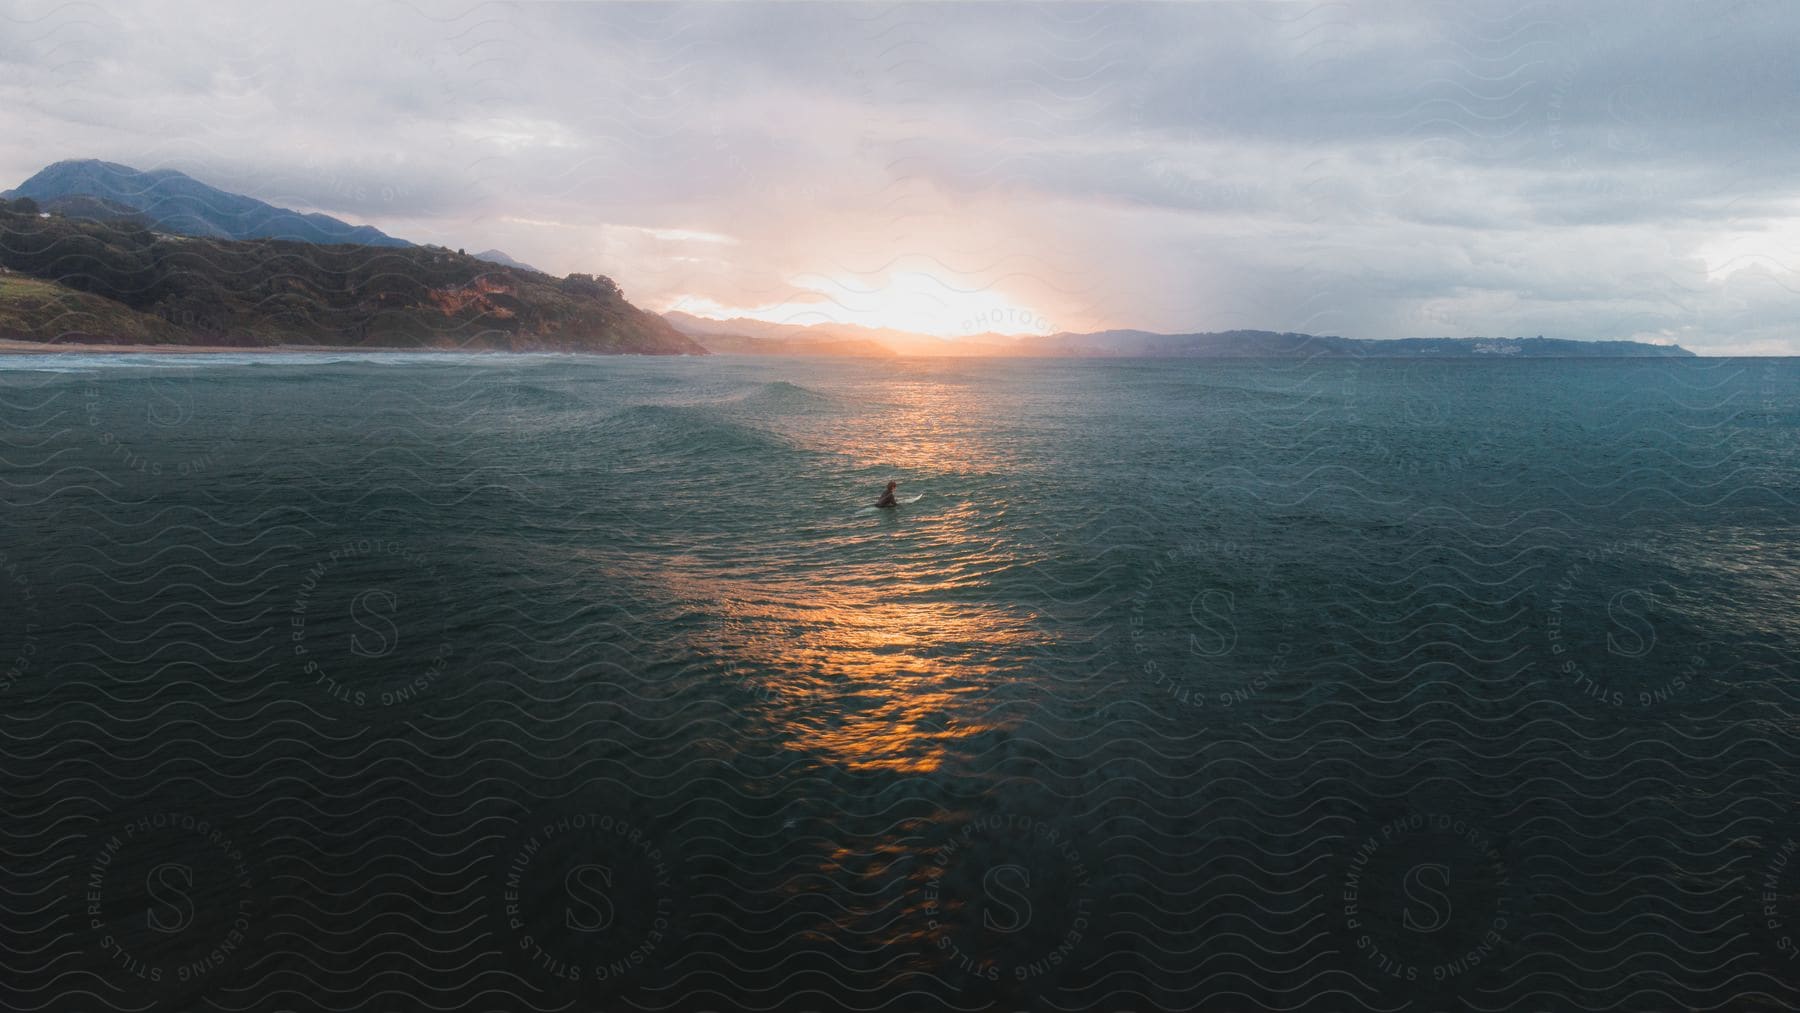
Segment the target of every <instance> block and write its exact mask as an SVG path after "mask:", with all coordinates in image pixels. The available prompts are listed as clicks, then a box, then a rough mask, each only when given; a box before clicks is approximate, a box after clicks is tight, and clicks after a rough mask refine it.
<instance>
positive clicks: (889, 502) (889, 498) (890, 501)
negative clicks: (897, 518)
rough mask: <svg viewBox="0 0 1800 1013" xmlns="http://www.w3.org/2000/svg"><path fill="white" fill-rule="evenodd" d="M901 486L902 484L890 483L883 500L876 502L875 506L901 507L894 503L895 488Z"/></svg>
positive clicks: (882, 496)
mask: <svg viewBox="0 0 1800 1013" xmlns="http://www.w3.org/2000/svg"><path fill="white" fill-rule="evenodd" d="M899 484H900V483H899V482H889V483H888V487H887V491H886V492H884V493H882V494H881V498H880V499H878V500H876V501H875V505H876V506H878V507H897V506H899V505H900V504H898V503H896V502H894V487H895V486H897V485H899Z"/></svg>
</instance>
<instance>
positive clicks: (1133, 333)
mask: <svg viewBox="0 0 1800 1013" xmlns="http://www.w3.org/2000/svg"><path fill="white" fill-rule="evenodd" d="M663 319H665V320H667V321H668V322H669V323H670V324H672V325H674V327H675V329H676V330H678V331H681V332H682V333H683V334H686V335H688V336H689V337H691V338H693V339H694V340H696V341H698V342H700V343H701V344H702V345H705V346H706V347H707V348H708V349H709V350H711V351H714V352H728V353H741V354H778V355H892V354H896V353H898V354H902V355H959V356H1057V357H1075V358H1088V357H1108V356H1111V357H1142V358H1215V359H1222V358H1313V357H1317V356H1324V357H1329V358H1360V357H1370V358H1394V357H1398V358H1508V357H1513V358H1602V357H1615V356H1635V357H1691V356H1693V354H1694V353H1692V352H1690V351H1688V350H1687V349H1685V348H1681V347H1679V346H1677V345H1652V344H1648V343H1645V342H1639V341H1574V340H1570V339H1565V338H1546V337H1543V336H1542V335H1538V336H1536V337H1530V338H1479V337H1477V338H1394V339H1385V340H1383V339H1368V338H1341V337H1337V336H1335V335H1319V334H1297V333H1292V332H1285V333H1283V332H1276V331H1252V330H1237V331H1208V332H1200V333H1193V334H1160V333H1157V332H1155V331H1137V330H1112V331H1093V332H1088V333H1072V332H1061V333H1057V334H1047V335H1007V334H993V333H987V334H977V335H971V336H970V337H967V338H957V339H954V340H952V339H948V338H939V337H934V336H932V335H929V334H916V333H912V332H908V331H895V330H889V329H885V328H871V327H858V326H855V325H853V324H829V323H826V324H779V323H770V322H768V321H766V320H753V319H749V318H745V317H737V318H734V319H730V320H714V319H711V318H707V317H697V316H694V315H692V314H690V313H683V312H679V311H670V312H668V313H664V314H663ZM757 342H761V343H763V344H761V345H759V344H757ZM728 345H729V346H730V347H728Z"/></svg>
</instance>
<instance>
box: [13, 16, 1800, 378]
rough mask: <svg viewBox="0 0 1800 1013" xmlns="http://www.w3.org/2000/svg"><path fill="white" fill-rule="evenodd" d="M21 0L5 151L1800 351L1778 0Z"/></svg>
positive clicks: (1187, 295) (1342, 315)
mask: <svg viewBox="0 0 1800 1013" xmlns="http://www.w3.org/2000/svg"><path fill="white" fill-rule="evenodd" d="M0 19H4V20H0V25H3V26H5V30H4V31H0V68H3V70H4V72H3V73H0V131H4V133H5V135H6V136H7V137H9V138H10V139H12V140H13V143H9V144H8V145H6V146H5V148H4V150H0V182H3V183H4V184H5V185H13V184H15V183H16V182H17V181H19V180H21V179H23V178H24V177H25V176H27V175H29V174H30V173H32V172H35V171H36V170H37V169H39V168H41V167H42V166H43V165H44V164H45V163H47V162H50V161H53V160H56V159H58V158H70V157H89V156H92V157H101V158H107V159H111V160H115V161H121V162H126V163H129V164H133V165H137V166H139V167H142V168H150V167H156V166H170V167H174V168H179V169H182V170H183V171H187V172H190V173H192V174H193V175H195V176H197V177H199V178H201V179H203V180H206V181H208V182H211V183H214V184H215V185H219V186H223V187H226V188H228V189H233V190H239V191H242V192H246V193H251V194H253V195H255V196H258V197H261V198H263V199H266V200H270V201H274V202H277V203H283V204H287V205H290V206H296V207H301V208H305V209H308V210H320V211H325V212H328V213H332V214H336V215H339V216H340V217H344V218H347V219H351V220H355V221H366V222H368V223H370V224H374V225H376V226H378V227H380V228H382V229H384V230H386V231H388V232H390V233H393V234H396V235H401V236H405V237H407V238H411V239H415V240H419V241H425V242H442V243H446V244H448V245H451V246H463V247H467V248H470V249H479V248H484V247H488V246H498V247H500V248H502V249H505V250H507V251H508V252H510V253H512V254H513V255H515V256H518V257H520V258H521V259H524V260H527V261H530V262H533V263H537V264H539V265H541V266H543V267H546V268H549V269H552V270H558V271H569V270H584V271H603V272H606V273H609V274H612V275H613V276H614V277H616V278H618V279H619V280H620V282H621V284H623V285H624V287H625V289H626V291H627V293H628V294H629V295H631V296H632V297H633V298H635V299H637V300H639V301H640V302H643V303H646V304H648V305H651V306H653V307H658V308H661V307H664V306H672V305H676V304H681V305H684V306H690V307H698V308H700V309H706V308H708V307H718V308H720V309H721V310H736V309H746V308H748V309H754V310H756V311H758V312H760V313H762V314H763V315H770V316H777V317H779V316H783V315H790V316H802V315H807V314H816V313H818V312H821V311H824V312H830V313H833V314H836V315H838V316H843V317H847V318H850V319H859V320H862V321H863V322H869V323H880V322H892V323H895V324H897V325H900V326H929V327H932V328H934V329H937V330H940V331H944V332H951V333H953V332H955V331H957V330H958V329H959V328H961V327H962V326H963V323H964V322H965V321H968V320H970V319H973V318H975V317H977V316H979V315H980V314H982V313H984V312H987V310H989V309H992V310H994V311H996V312H998V311H1001V310H1006V309H1011V308H1018V307H1024V308H1028V309H1029V310H1030V311H1031V312H1030V317H1031V318H1032V319H1034V320H1038V319H1041V320H1043V321H1047V322H1048V324H1049V325H1050V326H1052V327H1054V328H1059V329H1086V328H1093V327H1101V326H1140V327H1149V328H1155V329H1161V330H1182V329H1207V328H1216V327H1231V326H1263V327H1272V328H1281V329H1307V330H1319V331H1332V332H1335V333H1341V334H1347V335H1353V336H1366V337H1376V336H1399V335H1407V334H1527V333H1528V334H1536V333H1544V334H1556V335H1562V336H1571V337H1584V338H1605V337H1626V336H1634V335H1635V336H1647V337H1650V338H1653V339H1656V340H1680V341H1681V342H1682V343H1683V344H1686V345H1688V346H1689V347H1692V348H1695V349H1697V350H1703V351H1705V350H1715V351H1718V350H1733V349H1737V350H1759V351H1768V350H1772V349H1777V348H1779V349H1783V350H1786V351H1791V352H1800V339H1796V338H1793V337H1789V336H1788V335H1791V334H1800V327H1796V325H1800V309H1797V308H1796V302H1795V300H1793V299H1792V298H1791V296H1792V294H1793V291H1794V290H1796V289H1800V276H1797V275H1796V274H1795V273H1794V272H1795V270H1796V269H1800V199H1797V198H1800V193H1796V189H1797V188H1800V187H1797V185H1796V184H1795V183H1794V182H1793V181H1792V173H1791V166H1792V164H1793V161H1794V157H1795V154H1796V151H1795V147H1796V146H1797V145H1800V130H1796V129H1794V128H1795V127H1797V126H1800V71H1797V70H1796V68H1795V65H1794V63H1793V62H1792V61H1791V60H1790V59H1789V55H1788V52H1787V50H1788V49H1789V48H1791V45H1790V44H1791V40H1792V39H1793V38H1795V37H1796V29H1797V28H1800V9H1796V8H1793V7H1792V6H1791V5H1788V4H1784V3H1754V2H1748V3H1735V4H1723V3H1722V4H1704V3H1703V4H1693V3H1672V2H1669V3H1651V4H1638V3H1631V4H1623V3H1619V4H1600V5H1582V6H1581V7H1580V8H1579V9H1578V10H1577V11H1576V12H1574V13H1571V12H1569V11H1568V10H1567V9H1565V5H1558V4H1551V3H1539V4H1527V5H1518V4H1510V5H1497V4H1495V5H1481V4H1476V5H1460V4H1459V5H1446V4H1424V3H1420V4H1389V5H1380V6H1379V7H1365V6H1360V5H1342V4H1332V5H1319V6H1305V5H1275V4H1262V3H1257V4H1235V5H1234V4H1193V5H1181V4H1158V5H1140V6H1131V5H1106V6H1082V5H1012V4H974V5H966V6H962V5H950V4H932V5H899V6H892V7H885V6H884V7H877V6H869V5H845V6H831V5H818V4H706V5H684V4H673V5H665V4H658V5H643V6H639V5H626V4H596V5H573V6H561V5H558V6H536V5H532V6H510V5H502V4H480V5H476V6H467V5H441V6H440V5H429V4H422V5H415V4H390V5H384V6H379V7H375V8H362V7H357V6H351V5H342V6H333V5H325V6H316V5H308V6H307V7H304V8H302V7H300V6H299V5H294V6H292V7H289V8H285V9H274V10H254V11H252V10H245V11H241V12H237V11H234V12H226V11H224V10H223V9H221V8H217V7H216V6H207V7H202V6H194V7H191V8H185V9H183V8H173V7H169V6H167V5H158V6H154V7H150V6H145V7H141V8H132V7H118V6H114V7H111V8H108V9H104V10H103V9H101V8H97V7H93V6H88V5H68V4H64V3H36V4H34V3H9V4H6V5H4V6H0ZM822 308H823V309H822Z"/></svg>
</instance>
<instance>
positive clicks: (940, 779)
mask: <svg viewBox="0 0 1800 1013" xmlns="http://www.w3.org/2000/svg"><path fill="white" fill-rule="evenodd" d="M1796 465H1800V364H1797V363H1796V362H1795V361H1794V360H1752V359H1729V360H1727V359H1717V360H1685V361H1682V360H1666V361H1665V360H1614V361H1554V360H1525V361H1496V362H1489V361H1435V362H1434V361H1409V360H1376V359H1370V360H1345V361H1270V362H1172V361H1110V360H1109V361H1006V362H984V361H930V360H895V361H872V362H865V361H853V360H798V359H795V360H787V359H753V358H737V357H726V356H720V357H712V358H705V359H645V358H634V357H621V358H575V357H562V356H456V355H390V356H370V357H359V356H329V355H316V356H261V355H254V356H253V355H246V356H237V357H217V358H203V359H195V358H189V357H168V356H91V357H80V358H69V357H56V358H53V359H52V358H42V359H37V358H23V357H21V358H12V359H0V495H3V497H4V503H3V506H0V510H3V521H0V525H3V526H0V604H3V606H4V619H3V620H0V662H4V663H5V666H6V669H5V671H6V674H5V678H4V682H3V683H0V800H3V804H4V819H3V820H0V863H3V865H4V873H3V874H0V907H4V909H5V922H6V924H7V932H6V933H5V936H6V941H5V942H4V943H3V944H0V949H3V952H0V967H3V969H4V973H3V974H0V1005H4V1006H5V1007H6V1008H18V1009H34V1010H42V1009H84V1010H90V1009H98V1008H108V1009H121V1010H125V1009H129V1010H149V1009H158V1010H161V1009H206V1010H248V1009H332V1010H337V1009H363V1008H431V1009H451V1008H462V1007H464V1006H467V1007H468V1008H473V1009H539V1010H551V1009H563V1010H613V1009H648V1010H694V1009H734V1010H741V1009H761V1010H801V1009H830V1010H837V1009H876V1008H882V1009H897V1010H938V1009H943V1010H1001V1009H1043V1010H1077V1009H1080V1010H1090V1009H1091V1010H1116V1009H1152V1008H1169V1009H1194V1008H1204V1009H1220V1010H1226V1009H1234V1010H1235V1009H1282V1010H1299V1009H1306V1010H1357V1009H1370V1010H1399V1009H1408V1010H1412V1009H1418V1010H1425V1009H1477V1010H1499V1009H1578V1008H1579V1009H1593V1008H1614V1009H1617V1008H1631V1009H1651V1008H1656V1009H1673V1008H1681V1009H1688V1008H1695V1009H1733V1010H1736V1009H1757V1008H1767V1009H1787V1008H1793V1007H1794V1006H1795V1005H1796V1003H1800V957H1797V956H1796V954H1797V953H1800V946H1797V941H1800V932H1797V931H1796V923H1797V922H1800V806H1797V803H1796V800H1797V798H1800V796H1797V794H1796V790H1797V789H1796V787H1795V785H1796V783H1800V782H1797V781H1796V778H1795V776H1794V775H1795V773H1796V767H1797V765H1800V764H1797V763H1796V755H1797V753H1796V749H1797V744H1800V743H1797V736H1800V543H1797V541H1796V534H1797V527H1800V470H1797V468H1796ZM890 479H891V480H895V481H898V482H899V483H900V486H899V492H900V494H901V496H902V497H911V496H917V497H918V499H917V500H916V501H915V502H911V503H908V504H906V505H904V506H902V507H901V508H900V509H898V510H892V511H887V510H874V509H871V508H870V506H869V504H871V503H872V502H873V501H874V499H875V497H876V496H877V495H878V493H879V492H880V490H881V488H882V486H883V485H884V484H885V483H886V482H887V481H889V480H890Z"/></svg>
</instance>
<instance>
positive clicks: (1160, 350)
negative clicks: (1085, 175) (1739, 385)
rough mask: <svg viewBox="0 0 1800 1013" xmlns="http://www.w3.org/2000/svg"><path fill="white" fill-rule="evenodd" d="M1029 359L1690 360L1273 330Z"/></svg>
mask: <svg viewBox="0 0 1800 1013" xmlns="http://www.w3.org/2000/svg"><path fill="white" fill-rule="evenodd" d="M1024 345H1025V346H1026V347H1028V348H1030V349H1032V351H1031V352H1029V353H1027V354H1049V355H1125V356H1144V357H1169V358H1262V357H1270V358H1314V357H1319V356H1323V357H1328V358H1345V357H1362V358H1408V359H1410V358H1483V357H1493V358H1505V357H1518V358H1596V357H1615V356H1631V357H1692V356H1693V354H1694V353H1692V352H1690V351H1688V350H1687V349H1685V348H1682V347H1680V346H1678V345H1651V344H1646V343H1644V342H1640V341H1573V340H1569V339H1566V338H1546V337H1544V336H1542V335H1539V336H1537V337H1535V338H1391V339H1384V338H1341V337H1337V336H1335V335H1319V334H1297V333H1293V332H1283V333H1277V332H1275V331H1249V330H1238V331H1213V332H1206V333H1198V334H1158V333H1156V332H1154V331H1129V330H1120V331H1096V332H1094V333H1091V334H1067V333H1065V334H1052V335H1050V336H1049V337H1045V338H1033V339H1027V340H1026V341H1025V342H1024Z"/></svg>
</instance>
